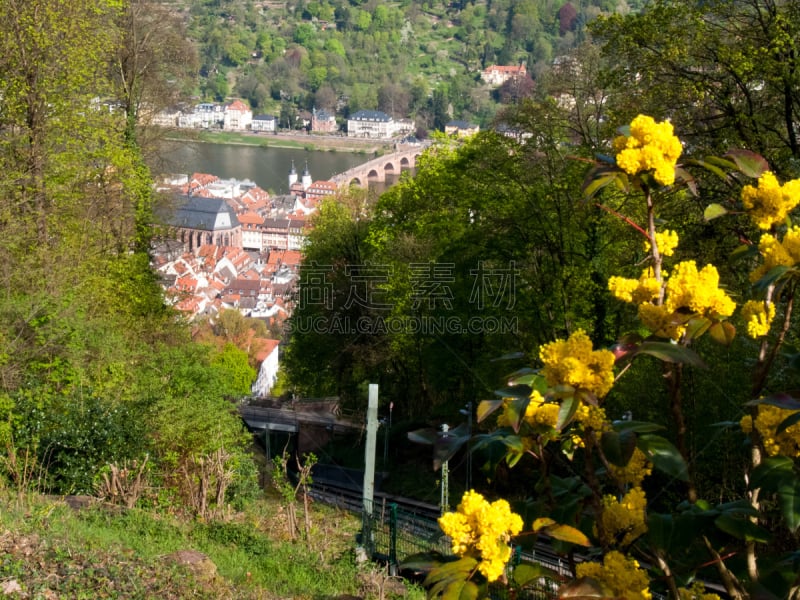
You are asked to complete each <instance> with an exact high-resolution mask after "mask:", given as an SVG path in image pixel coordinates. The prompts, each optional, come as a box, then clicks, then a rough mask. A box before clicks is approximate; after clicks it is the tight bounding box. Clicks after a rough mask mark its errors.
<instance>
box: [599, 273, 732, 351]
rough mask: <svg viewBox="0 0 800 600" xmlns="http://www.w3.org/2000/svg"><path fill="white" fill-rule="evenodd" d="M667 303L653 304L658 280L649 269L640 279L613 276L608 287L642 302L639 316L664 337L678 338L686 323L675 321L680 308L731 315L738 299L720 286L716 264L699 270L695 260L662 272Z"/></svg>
mask: <svg viewBox="0 0 800 600" xmlns="http://www.w3.org/2000/svg"><path fill="white" fill-rule="evenodd" d="M662 275H663V277H664V278H665V279H666V283H665V284H664V303H663V304H662V305H657V304H653V302H654V301H655V299H656V298H658V291H659V284H658V280H657V279H655V277H653V276H652V274H651V272H650V270H649V269H647V270H645V271H644V272H643V273H642V276H641V277H640V278H639V279H638V280H636V279H625V278H623V277H612V278H610V279H609V281H608V288H609V290H610V291H611V293H612V294H613V295H614V297H615V298H617V299H619V300H622V301H623V302H631V303H635V304H638V305H639V319H640V320H641V321H642V323H643V324H644V326H645V327H647V328H648V329H649V330H650V331H652V332H653V333H655V334H656V335H659V336H661V337H668V338H672V339H677V338H679V337H680V335H681V333H682V332H683V326H682V325H680V324H679V323H675V322H674V320H673V318H672V315H673V314H674V313H675V311H677V310H679V309H687V310H689V311H691V312H692V313H694V314H698V315H702V316H704V317H707V318H710V319H719V318H722V317H729V316H731V315H732V314H733V311H734V310H735V309H736V303H734V301H733V300H731V299H730V297H728V295H727V294H726V293H725V292H724V291H723V290H722V289H720V287H719V272H718V271H717V268H716V267H715V266H714V265H706V266H705V267H703V268H702V269H700V270H699V271H698V270H697V265H696V264H695V262H694V261H693V260H690V261H685V262H681V263H678V264H677V265H675V268H674V269H673V271H672V273H671V274H668V273H667V272H666V271H664V272H662Z"/></svg>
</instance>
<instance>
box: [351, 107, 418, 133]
mask: <svg viewBox="0 0 800 600" xmlns="http://www.w3.org/2000/svg"><path fill="white" fill-rule="evenodd" d="M413 130H414V121H412V120H411V119H400V120H399V121H395V120H394V119H393V118H392V117H390V116H389V115H387V114H386V113H384V112H381V111H379V110H359V111H358V112H355V113H353V114H352V115H350V118H349V119H347V137H359V138H372V139H381V140H385V139H390V138H393V137H394V136H396V135H402V134H405V133H410V132H412V131H413Z"/></svg>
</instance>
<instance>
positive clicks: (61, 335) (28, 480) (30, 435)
mask: <svg viewBox="0 0 800 600" xmlns="http://www.w3.org/2000/svg"><path fill="white" fill-rule="evenodd" d="M139 8H140V6H139V5H135V4H134V5H129V4H126V5H124V6H122V5H120V4H119V3H116V2H95V1H94V0H92V1H86V2H83V1H78V2H73V1H72V0H70V1H69V2H67V1H64V2H51V1H50V0H46V1H45V0H42V1H38V0H35V1H33V2H16V1H14V0H3V2H2V3H0V12H2V14H3V15H4V18H3V24H2V26H0V27H1V28H2V34H0V172H2V177H0V198H1V200H0V215H1V216H0V230H1V231H2V234H0V261H1V262H2V265H3V267H2V270H1V271H2V276H1V277H2V286H1V287H2V294H0V315H1V316H2V317H1V318H0V447H2V451H0V480H2V482H3V485H4V484H7V483H12V484H14V485H16V486H18V487H19V489H21V490H26V489H33V488H36V489H39V490H41V491H48V492H57V493H90V494H94V493H100V494H101V495H102V494H105V493H107V494H111V495H112V496H113V495H115V494H116V496H115V497H116V498H117V499H119V498H120V497H121V496H120V495H119V490H117V491H116V492H115V491H114V490H113V489H111V488H109V487H108V486H107V487H106V491H105V492H100V491H99V487H98V486H101V485H102V481H103V474H105V476H107V477H111V473H112V472H113V471H114V470H116V472H117V473H120V472H121V473H125V474H127V475H126V476H125V479H126V482H125V484H124V485H126V486H127V485H130V486H133V488H135V489H138V494H142V493H143V489H144V488H143V487H137V486H138V484H137V483H136V482H137V481H138V482H139V483H142V481H143V479H142V478H144V479H146V480H147V481H149V482H151V483H153V484H155V483H156V482H158V483H157V487H158V489H159V490H160V491H159V492H158V494H162V496H161V500H163V501H164V502H166V503H168V504H170V503H171V504H173V506H175V507H176V508H178V510H180V511H184V510H188V511H189V512H196V511H199V513H207V514H211V513H212V512H213V511H215V510H218V508H217V507H218V506H219V505H220V503H221V502H222V501H223V500H225V499H226V498H227V499H228V500H233V499H234V498H235V497H237V496H238V495H239V493H240V492H242V491H243V490H249V491H250V492H253V491H255V470H254V467H253V464H252V460H251V458H250V456H249V455H248V453H247V452H246V450H245V449H246V445H247V443H248V436H247V435H246V432H245V430H244V428H243V426H242V424H241V421H240V420H239V419H238V417H237V416H236V415H235V414H234V412H233V410H232V406H231V404H230V401H229V400H230V399H231V398H233V397H236V396H240V395H242V394H246V393H247V392H248V391H249V384H250V382H251V381H252V379H253V377H254V376H255V370H254V369H253V368H252V366H251V365H250V364H249V361H248V354H247V351H246V350H245V349H240V348H238V347H236V346H234V345H233V344H227V345H226V344H225V343H224V342H223V343H219V341H220V340H215V341H214V343H206V344H202V343H195V342H194V341H193V340H192V337H191V331H190V328H189V326H188V324H187V323H185V322H183V320H182V319H181V318H180V317H179V315H178V314H177V313H176V312H175V311H173V310H172V309H171V308H169V307H168V306H167V305H166V304H165V302H164V298H163V294H162V291H161V286H160V285H159V282H158V281H157V280H156V277H155V275H154V272H153V271H152V270H151V266H150V256H149V252H150V247H151V242H152V239H153V235H154V231H155V230H154V217H153V206H154V204H155V203H156V201H157V199H156V196H155V194H154V192H153V187H152V183H153V182H152V180H151V178H150V174H149V171H148V169H147V167H146V166H145V163H144V160H143V145H142V140H144V139H146V135H144V132H142V131H141V130H140V129H139V128H138V127H137V115H138V110H139V108H140V107H141V106H142V105H143V104H144V105H148V106H153V105H156V104H157V103H158V102H167V101H169V98H170V93H171V92H170V90H169V89H168V88H169V86H168V85H166V81H167V79H168V78H171V77H173V75H174V73H175V72H176V71H175V70H174V69H172V68H170V65H172V66H174V64H175V63H174V62H173V63H170V62H169V61H168V60H166V58H167V57H166V56H165V55H166V49H164V48H162V47H161V46H160V44H161V42H162V41H163V40H164V38H163V37H159V36H157V35H148V36H142V37H144V38H146V41H145V43H141V42H142V38H140V37H138V35H139V34H140V33H141V29H140V27H146V25H144V23H145V22H146V19H145V20H144V21H143V20H142V15H141V13H140V12H138V11H139ZM149 24H150V33H151V34H152V32H153V31H154V30H157V27H155V26H154V24H153V22H152V21H150V22H149ZM157 24H158V25H161V24H160V23H157ZM160 31H161V32H162V33H163V34H167V33H169V30H168V29H162V30H160ZM148 41H149V42H148ZM172 48H173V49H176V48H177V46H173V47H172ZM154 58H158V60H155V62H153V59H154ZM145 64H147V65H150V67H149V68H146V67H145V66H144V65H145ZM154 64H157V65H158V68H156V67H154V66H153V65H154ZM107 99H112V100H113V101H109V100H107ZM209 461H213V463H214V465H216V466H215V467H214V468H213V469H210V466H209V465H210V462H209ZM209 469H210V470H209ZM134 474H135V475H134ZM195 477H199V478H200V479H201V480H203V479H204V480H205V484H204V485H211V488H209V489H216V490H217V491H216V492H214V497H213V498H212V497H211V496H210V495H207V494H206V493H205V492H203V493H201V494H199V495H198V493H197V490H196V489H195V483H194V478H195ZM214 482H216V483H214ZM217 485H220V486H222V487H217ZM242 486H244V487H242ZM144 487H148V486H144ZM226 490H227V492H226ZM237 490H238V491H237ZM129 491H130V490H129ZM217 494H220V495H217ZM226 494H227V495H226ZM134 495H136V494H134Z"/></svg>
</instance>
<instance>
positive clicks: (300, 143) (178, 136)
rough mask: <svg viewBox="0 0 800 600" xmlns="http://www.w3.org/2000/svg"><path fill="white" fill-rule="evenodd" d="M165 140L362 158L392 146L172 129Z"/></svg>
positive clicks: (292, 135) (320, 137) (315, 137)
mask: <svg viewBox="0 0 800 600" xmlns="http://www.w3.org/2000/svg"><path fill="white" fill-rule="evenodd" d="M165 139H167V140H169V141H185V142H189V141H191V142H205V143H211V144H234V145H242V146H260V147H265V148H286V149H294V150H309V151H311V150H317V151H323V152H325V151H326V152H356V153H358V154H382V153H384V152H387V151H389V150H391V148H392V143H391V142H381V141H378V140H365V139H357V138H348V137H345V136H337V135H319V134H309V133H295V132H280V133H244V132H242V133H239V132H231V131H210V130H201V131H198V130H196V129H170V130H169V131H167V132H166V135H165Z"/></svg>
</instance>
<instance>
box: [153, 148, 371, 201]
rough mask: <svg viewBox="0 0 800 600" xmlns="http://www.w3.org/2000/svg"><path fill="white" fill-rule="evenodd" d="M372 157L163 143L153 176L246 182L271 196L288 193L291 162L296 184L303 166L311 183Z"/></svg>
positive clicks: (281, 149)
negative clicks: (201, 175) (212, 177)
mask: <svg viewBox="0 0 800 600" xmlns="http://www.w3.org/2000/svg"><path fill="white" fill-rule="evenodd" d="M371 158H373V156H372V155H370V154H361V153H357V152H330V151H322V150H301V149H293V148H272V147H268V146H243V145H234V144H210V143H202V142H165V145H164V149H163V152H162V156H161V157H160V162H159V164H157V165H151V168H152V169H153V172H154V175H155V176H158V175H167V174H178V173H181V174H188V175H191V174H192V173H209V174H211V175H216V176H217V177H220V178H221V179H240V180H242V179H249V180H251V181H254V182H255V183H256V184H257V185H258V186H259V187H260V188H262V189H264V190H267V191H269V192H270V193H273V194H285V193H287V192H288V190H289V170H290V169H291V167H292V161H294V166H295V169H296V170H297V175H298V181H299V180H300V177H301V175H302V173H303V169H305V167H306V164H307V165H308V170H309V172H310V173H311V179H312V181H320V180H326V179H330V178H331V177H332V176H333V175H336V174H338V173H342V172H344V171H347V170H348V169H350V168H352V167H355V166H357V165H360V164H363V163H365V162H367V161H368V160H370V159H371Z"/></svg>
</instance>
